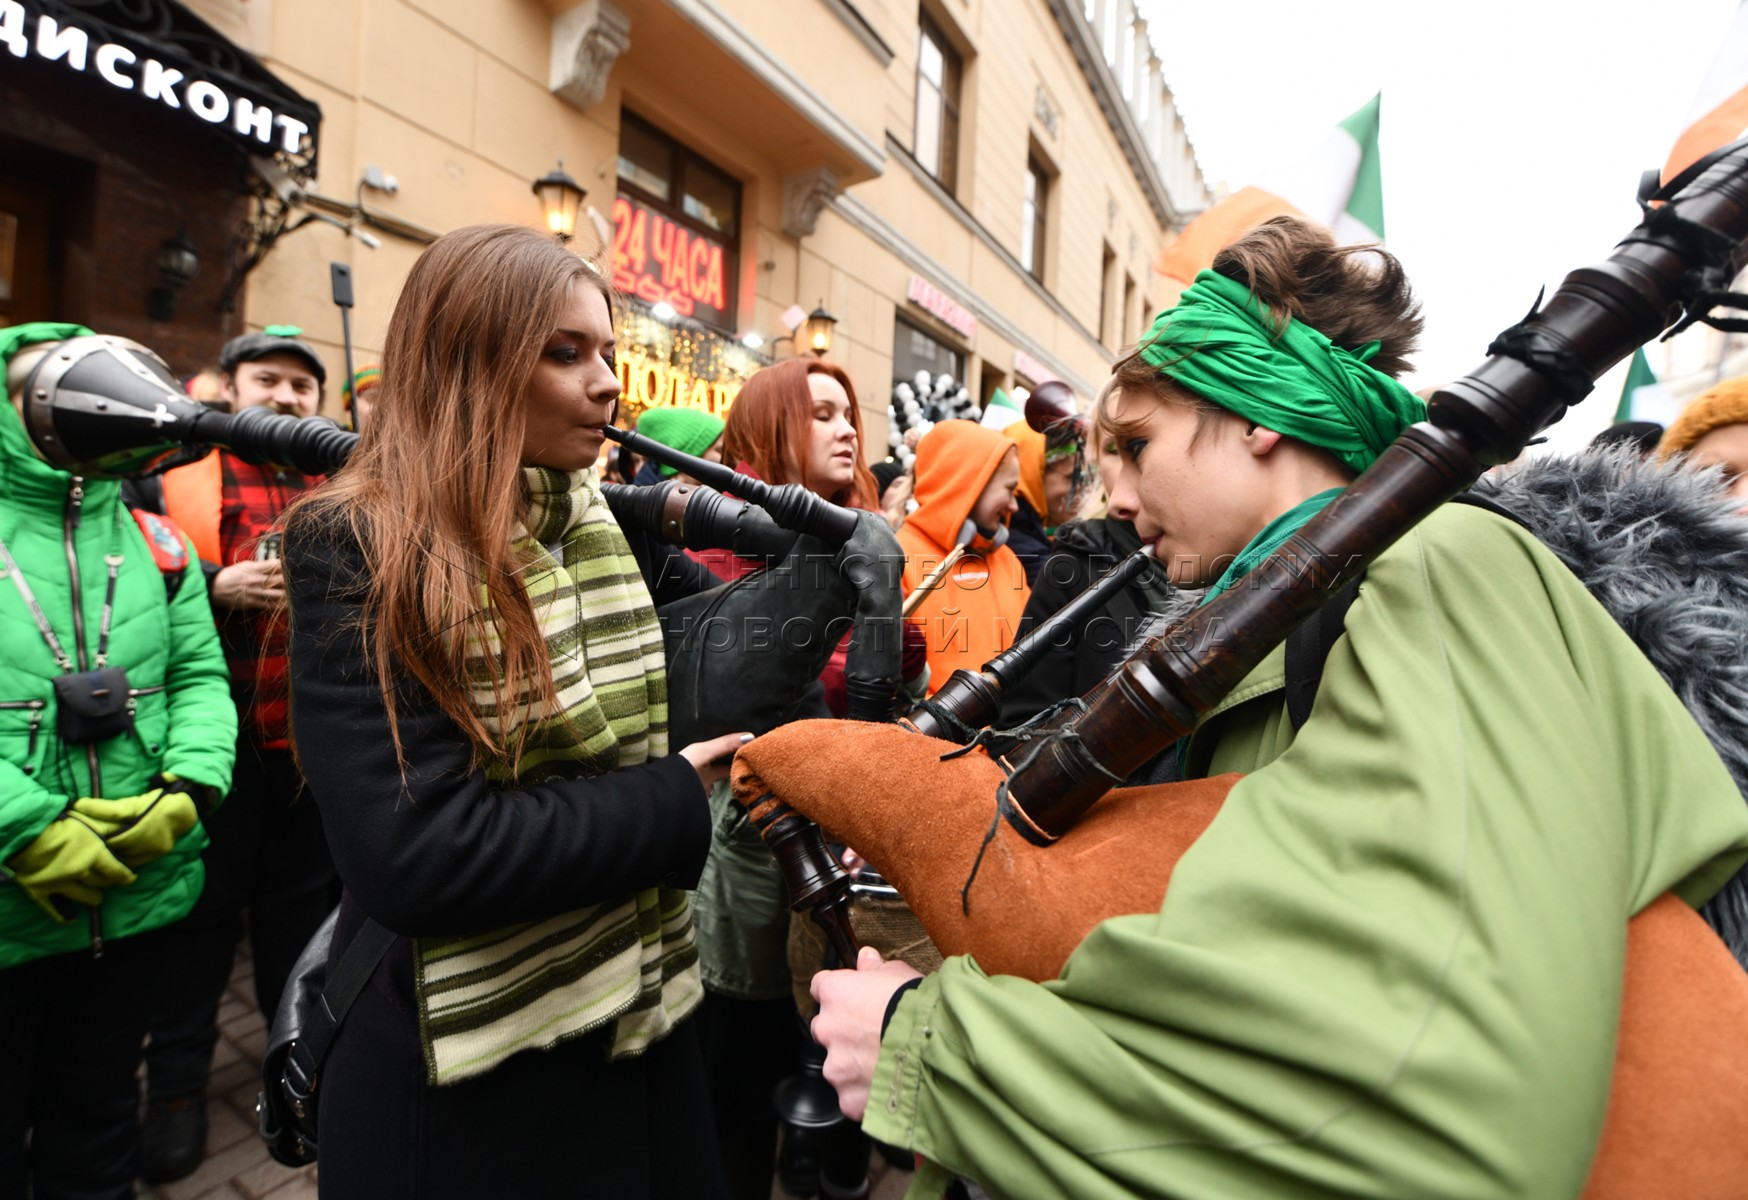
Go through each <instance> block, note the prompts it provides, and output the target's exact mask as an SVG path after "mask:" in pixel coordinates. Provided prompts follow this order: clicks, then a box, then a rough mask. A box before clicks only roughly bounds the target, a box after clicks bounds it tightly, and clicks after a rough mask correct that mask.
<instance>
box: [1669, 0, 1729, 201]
mask: <svg viewBox="0 0 1748 1200" xmlns="http://www.w3.org/2000/svg"><path fill="white" fill-rule="evenodd" d="M1744 133H1748V4H1745V5H1742V6H1740V7H1738V8H1737V9H1736V17H1735V19H1734V20H1733V21H1731V22H1730V28H1729V31H1728V32H1727V33H1725V34H1724V44H1723V45H1722V46H1721V47H1719V49H1718V53H1717V56H1716V57H1715V58H1713V59H1712V65H1711V68H1710V69H1709V70H1707V71H1706V73H1705V78H1704V79H1702V80H1701V81H1700V85H1699V91H1698V92H1697V93H1696V94H1695V96H1694V98H1693V106H1692V107H1691V108H1690V109H1688V113H1687V128H1686V129H1684V130H1683V131H1682V134H1681V136H1680V137H1679V138H1677V139H1676V140H1675V148H1674V149H1672V150H1671V151H1670V152H1669V159H1668V161H1667V162H1665V163H1664V164H1663V178H1664V179H1665V180H1670V179H1673V178H1675V177H1676V176H1677V175H1679V174H1681V172H1682V171H1684V170H1686V169H1687V168H1688V167H1690V166H1692V165H1693V164H1694V163H1696V162H1698V161H1699V160H1700V159H1702V158H1704V157H1705V156H1706V155H1708V154H1710V153H1711V152H1712V151H1713V150H1716V149H1718V147H1720V146H1728V145H1729V144H1730V143H1731V142H1733V141H1735V140H1736V139H1737V138H1739V137H1741V136H1742V135H1743V134H1744Z"/></svg>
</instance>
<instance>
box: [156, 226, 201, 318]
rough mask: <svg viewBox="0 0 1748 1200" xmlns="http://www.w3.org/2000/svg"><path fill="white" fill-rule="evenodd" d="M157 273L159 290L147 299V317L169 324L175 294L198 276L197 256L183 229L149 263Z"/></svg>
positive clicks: (173, 310) (198, 261)
mask: <svg viewBox="0 0 1748 1200" xmlns="http://www.w3.org/2000/svg"><path fill="white" fill-rule="evenodd" d="M152 265H153V266H154V267H156V268H157V269H158V286H157V287H155V288H153V289H152V290H151V291H150V292H149V293H148V294H147V295H146V315H147V316H148V317H150V318H152V320H154V321H169V320H173V319H174V318H175V316H176V294H177V293H178V292H180V291H181V290H182V289H183V288H185V287H187V286H188V285H189V284H190V283H193V282H194V277H195V276H196V275H198V274H200V253H199V252H198V251H197V250H196V249H195V246H194V243H193V242H192V241H191V240H189V237H188V231H187V230H186V229H182V230H178V231H177V233H176V236H175V237H173V238H169V239H167V240H166V241H164V242H163V244H161V245H160V246H159V247H158V253H157V254H156V255H155V256H154V257H153V259H152Z"/></svg>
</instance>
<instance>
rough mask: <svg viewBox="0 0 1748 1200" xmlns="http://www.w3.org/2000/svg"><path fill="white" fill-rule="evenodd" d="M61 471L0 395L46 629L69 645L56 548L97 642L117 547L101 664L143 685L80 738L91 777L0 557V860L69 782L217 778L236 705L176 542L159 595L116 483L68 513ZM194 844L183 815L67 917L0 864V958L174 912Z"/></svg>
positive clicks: (6, 335) (4, 354) (198, 872)
mask: <svg viewBox="0 0 1748 1200" xmlns="http://www.w3.org/2000/svg"><path fill="white" fill-rule="evenodd" d="M21 328H26V329H28V328H29V327H21ZM52 336H60V335H47V336H45V331H44V330H42V328H41V327H38V329H37V330H36V333H35V336H30V335H28V334H27V335H25V338H26V339H27V340H28V341H42V340H48V339H49V337H52ZM20 341H21V339H20V335H19V334H18V333H17V332H16V331H15V330H0V375H3V374H4V366H5V362H6V361H7V360H8V359H10V357H11V356H12V354H13V352H15V350H16V349H17V348H18V346H19V344H20ZM75 482H76V481H75V480H74V478H73V477H72V476H70V475H68V474H67V473H66V472H64V471H58V470H56V469H54V468H53V467H50V466H49V465H47V464H46V463H44V462H43V461H42V460H41V459H39V458H37V457H36V455H35V454H34V453H33V452H32V451H31V448H30V445H29V441H28V439H27V438H26V436H25V432H24V426H23V423H22V422H21V421H20V420H19V417H18V413H17V411H16V410H15V409H14V408H13V407H12V405H11V404H10V403H5V404H0V497H4V501H3V502H0V539H4V541H5V543H6V547H7V549H8V550H10V551H11V553H12V557H13V559H14V560H16V562H17V563H18V567H19V570H20V571H21V572H22V573H23V575H24V578H25V580H26V581H27V582H28V583H29V585H30V589H31V591H32V592H33V593H35V595H36V598H37V601H38V603H40V604H41V605H42V608H43V612H44V614H45V615H46V616H47V617H48V620H49V624H50V626H51V627H52V628H53V629H54V631H55V636H56V637H57V638H58V639H59V640H60V643H61V645H62V646H63V647H64V648H65V649H66V652H67V654H68V655H69V656H72V657H75V658H76V657H77V656H78V655H79V653H80V651H79V650H78V649H76V647H78V645H79V638H78V635H77V630H76V628H75V625H74V621H73V611H74V608H73V606H74V600H73V597H74V588H73V584H72V581H73V576H72V574H71V572H70V570H69V566H68V557H69V554H71V555H72V557H73V559H74V560H75V561H76V562H77V564H78V596H79V607H80V610H81V612H82V615H83V625H84V635H85V636H84V653H85V654H86V655H87V656H90V655H94V654H95V653H96V648H97V637H98V622H99V618H100V616H101V614H102V611H103V595H104V589H105V586H106V583H107V578H108V571H107V567H106V566H105V562H104V559H105V556H106V555H110V554H119V555H120V556H121V563H120V565H119V567H118V570H117V576H116V590H115V608H114V614H113V618H112V623H111V627H110V635H109V665H110V666H118V667H122V668H124V669H125V670H126V671H127V675H128V683H129V685H130V686H131V687H132V688H134V689H144V691H143V694H141V695H139V696H137V697H136V698H135V703H136V706H137V707H136V711H135V716H134V732H133V733H132V734H123V735H121V736H120V737H115V738H111V739H109V740H107V741H105V742H102V743H98V744H97V745H96V746H95V751H96V760H97V766H98V771H99V774H100V775H101V778H102V787H101V790H100V791H99V789H95V788H93V786H92V781H91V769H90V762H89V761H88V756H87V753H86V747H84V746H67V745H65V744H63V743H62V742H61V741H60V740H59V739H58V738H57V737H56V736H55V704H54V692H53V687H52V684H51V682H50V681H51V680H52V679H53V678H54V677H55V676H56V675H57V674H58V673H59V671H58V669H57V667H56V666H55V660H54V657H53V655H52V654H50V652H49V649H48V646H47V644H46V643H45V642H44V640H43V636H42V633H41V631H40V630H39V629H38V628H37V625H36V622H35V621H34V620H33V619H32V617H31V614H30V610H29V609H28V608H27V607H26V606H25V603H24V600H23V598H22V597H21V596H20V594H19V591H18V589H17V587H16V586H15V585H14V583H13V580H12V579H11V578H9V577H8V576H6V575H5V574H4V572H0V863H4V862H5V860H6V859H8V858H10V857H11V856H12V855H14V854H16V853H17V852H18V851H20V850H22V849H23V848H24V847H26V846H28V845H29V844H30V843H31V842H32V841H33V840H34V839H35V838H36V836H37V835H38V834H40V833H41V832H42V831H43V830H44V829H45V828H47V827H48V825H49V823H50V822H51V821H53V820H55V819H56V818H57V817H59V816H60V815H61V814H62V813H63V812H64V811H66V809H67V807H68V806H69V805H70V804H72V802H73V801H75V800H77V799H79V798H80V797H82V796H89V795H93V794H100V795H102V796H104V797H106V798H109V799H118V798H121V797H125V796H134V795H138V794H139V793H141V792H143V791H146V790H147V788H148V786H149V783H148V781H149V780H150V779H151V778H152V776H153V775H155V774H157V773H159V772H160V771H165V772H169V773H171V774H173V775H179V776H181V777H182V778H184V779H189V780H192V781H194V782H196V783H202V784H206V785H208V786H210V787H215V788H218V789H219V790H220V792H224V791H226V790H228V789H229V787H230V781H231V766H232V763H233V761H234V759H235V757H236V737H237V714H236V708H235V706H234V705H233V703H232V702H231V692H230V685H229V681H228V676H227V674H226V671H225V661H224V656H223V654H222V653H221V651H220V649H219V642H218V632H217V630H216V628H215V627H214V625H213V620H212V610H211V609H210V608H209V607H208V605H207V598H206V587H205V585H204V583H203V582H202V580H201V575H200V564H199V561H198V560H197V559H196V558H195V557H194V554H193V551H192V549H191V550H190V551H189V565H188V567H187V569H186V570H185V571H184V573H183V579H182V583H181V585H180V587H179V588H178V590H177V592H176V595H175V598H174V599H167V598H166V591H167V589H166V587H165V579H164V575H163V573H162V572H161V571H160V570H159V569H158V566H157V564H156V562H155V561H154V560H153V558H152V554H151V551H150V549H149V548H148V547H147V545H146V540H145V537H144V535H142V534H141V532H140V530H139V527H138V526H137V525H136V524H135V523H134V520H133V517H132V516H131V515H130V514H129V513H128V511H127V510H126V509H125V508H124V507H123V506H122V503H121V485H120V484H119V483H115V482H106V481H86V482H85V483H84V485H83V488H84V493H83V499H82V501H81V502H80V503H79V505H78V510H79V513H78V519H77V525H76V527H74V526H73V525H72V518H71V517H70V515H69V514H70V511H71V508H72V503H71V500H70V497H71V495H72V494H73V490H74V485H75ZM151 689H161V690H151ZM205 847H206V833H205V831H204V830H203V829H202V828H201V827H200V826H199V825H196V826H195V827H194V828H193V829H192V830H190V831H189V832H188V833H187V834H185V835H183V837H182V839H181V840H180V841H179V842H177V844H176V846H175V848H174V849H172V850H171V851H170V853H169V854H167V855H165V856H164V857H163V858H160V859H158V860H157V861H156V862H152V863H149V864H147V865H146V866H144V867H141V868H139V870H138V874H139V878H138V879H137V880H136V881H135V882H133V883H131V884H129V885H127V886H125V887H116V888H112V889H111V890H110V891H109V892H108V893H107V894H106V896H105V898H104V901H103V904H102V905H101V906H100V907H99V908H97V909H93V910H91V916H90V918H89V919H88V920H87V921H75V922H73V923H72V924H69V925H57V924H55V923H54V922H53V921H51V920H50V919H49V918H48V917H47V916H46V915H45V914H44V913H43V911H42V909H40V908H38V907H37V906H36V905H35V904H34V903H32V902H31V900H30V898H29V897H28V896H26V895H25V894H24V892H23V890H22V889H21V888H19V887H18V886H16V885H15V884H13V883H12V882H11V881H10V878H9V877H7V876H5V875H4V874H3V873H0V968H4V967H9V966H14V965H16V964H18V963H21V962H26V961H29V960H31V959H35V958H42V957H45V956H47V955H50V954H62V953H66V952H68V951H74V950H79V949H82V948H85V947H87V946H90V945H91V944H92V941H93V939H94V938H95V937H96V936H98V935H99V934H101V936H102V937H104V938H106V939H114V938H119V937H127V936H128V935H130V934H135V933H142V932H144V931H146V930H148V929H155V928H157V927H158V926H160V925H165V924H168V923H169V922H171V921H175V920H178V919H180V918H181V917H183V916H184V915H186V914H187V912H188V910H189V909H190V908H191V907H193V905H194V900H195V898H196V897H197V896H198V895H199V894H200V888H201V882H202V879H203V875H202V868H201V863H200V852H201V850H203V849H204V848H205Z"/></svg>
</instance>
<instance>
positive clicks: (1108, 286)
mask: <svg viewBox="0 0 1748 1200" xmlns="http://www.w3.org/2000/svg"><path fill="white" fill-rule="evenodd" d="M1116 287H1117V252H1116V251H1115V250H1113V249H1111V248H1110V246H1109V245H1106V246H1105V260H1104V263H1103V265H1101V266H1100V268H1099V341H1101V342H1104V343H1105V344H1106V345H1109V344H1110V342H1111V332H1112V331H1111V293H1112V292H1113V291H1115V290H1116ZM1119 332H1120V331H1119Z"/></svg>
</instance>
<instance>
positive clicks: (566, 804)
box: [285, 528, 710, 936]
mask: <svg viewBox="0 0 1748 1200" xmlns="http://www.w3.org/2000/svg"><path fill="white" fill-rule="evenodd" d="M299 532H300V534H301V536H297V537H288V538H287V539H286V544H285V575H286V584H287V594H288V598H289V601H290V605H291V623H292V632H291V641H290V658H291V712H292V722H293V727H294V729H295V732H296V738H297V745H298V750H299V759H300V761H301V763H302V766H303V771H304V775H305V777H306V778H307V780H308V781H309V788H310V792H311V794H312V795H313V796H314V797H315V800H316V803H317V805H318V806H319V807H320V809H321V814H322V822H323V825H324V826H325V828H326V830H327V837H328V843H329V845H330V847H331V848H332V850H333V854H334V864H335V866H336V867H337V868H338V869H339V873H340V878H341V880H342V881H343V882H344V883H345V885H346V890H347V893H348V898H349V900H350V901H351V902H352V905H355V906H356V907H358V908H360V909H362V910H363V912H364V913H366V914H368V915H369V916H371V917H373V918H375V919H376V921H377V922H378V923H380V924H382V925H385V926H387V927H388V928H389V929H391V930H394V931H395V932H397V933H402V934H408V935H412V936H444V935H458V934H466V933H471V932H480V931H485V930H491V929H497V928H501V927H503V926H505V925H509V924H513V923H515V922H519V921H535V920H540V919H542V918H545V917H550V916H553V915H555V914H557V913H561V912H568V911H570V910H572V909H576V908H581V907H584V906H586V905H590V904H595V903H599V902H602V901H605V900H610V899H616V898H619V897H622V896H626V895H629V894H630V893H632V892H634V891H637V890H638V889H640V888H646V887H651V886H654V885H657V884H665V885H667V886H670V887H680V888H689V887H692V886H693V885H694V884H695V883H696V882H697V880H698V876H699V874H700V873H701V872H702V870H703V868H704V858H705V855H706V853H707V852H708V851H709V849H710V808H709V804H708V803H707V800H706V795H705V790H704V788H703V787H701V786H700V785H699V783H698V777H697V775H696V774H695V773H694V772H693V770H692V767H691V764H689V763H688V762H687V761H686V760H685V759H683V758H680V757H679V756H677V755H675V756H672V757H668V758H663V759H658V760H656V761H654V762H650V763H646V764H643V765H641V766H636V767H628V768H625V769H624V770H619V771H614V772H611V773H610V774H607V775H603V776H599V777H597V778H594V779H568V780H563V779H561V780H554V781H549V782H544V783H540V784H536V785H530V786H528V787H523V788H500V787H495V786H494V785H493V784H492V783H491V782H490V781H488V780H487V778H486V776H485V773H484V771H483V770H481V769H479V768H477V767H475V766H473V765H472V764H471V762H470V754H469V747H468V743H467V740H466V739H465V738H464V737H463V736H462V733H461V730H460V729H459V727H457V726H456V724H455V723H454V722H453V721H451V720H450V719H449V717H448V716H447V715H445V714H444V712H443V711H442V709H441V708H439V707H438V705H437V703H436V701H435V699H434V698H433V697H432V696H431V695H430V693H428V692H426V691H425V690H424V689H423V688H421V687H418V686H417V685H414V684H410V683H403V684H401V686H400V688H399V690H398V692H397V694H396V714H397V717H398V719H399V725H400V738H401V746H402V749H403V751H404V756H405V762H406V778H405V783H404V786H403V781H402V778H401V774H400V769H399V767H398V766H397V764H396V761H395V754H394V749H393V741H392V739H391V737H390V734H389V724H388V713H387V709H386V707H385V705H384V703H383V696H382V690H381V686H380V684H379V682H378V679H377V676H376V673H375V670H374V668H373V666H372V665H371V660H370V658H369V657H368V656H367V654H366V647H365V643H364V635H363V632H362V631H361V629H360V628H359V618H360V611H361V602H362V599H363V595H364V585H365V580H366V579H367V573H366V567H365V563H364V560H363V552H362V550H361V549H360V547H359V546H358V544H357V543H356V542H355V541H354V540H353V539H352V538H351V537H350V536H349V535H346V534H339V533H333V532H328V531H324V532H321V533H315V532H312V531H310V530H308V529H307V528H306V529H305V530H302V531H299ZM643 549H644V550H645V551H646V553H647V552H648V550H649V548H648V547H644V548H643ZM661 561H662V562H663V563H666V564H667V565H668V566H669V568H670V569H676V568H675V564H673V563H672V561H671V559H668V558H666V557H663V558H662V559H661ZM692 565H694V566H695V565H696V564H692ZM668 583H669V586H668V587H666V588H664V589H663V590H667V591H678V590H681V588H682V587H683V584H682V583H681V582H680V581H678V580H670V581H668ZM349 907H350V906H349ZM338 932H339V933H340V934H342V935H344V934H346V933H347V932H348V931H347V930H345V929H341V930H339V931H338Z"/></svg>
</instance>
